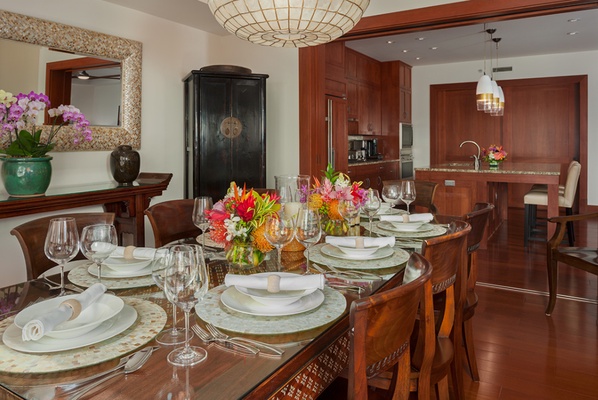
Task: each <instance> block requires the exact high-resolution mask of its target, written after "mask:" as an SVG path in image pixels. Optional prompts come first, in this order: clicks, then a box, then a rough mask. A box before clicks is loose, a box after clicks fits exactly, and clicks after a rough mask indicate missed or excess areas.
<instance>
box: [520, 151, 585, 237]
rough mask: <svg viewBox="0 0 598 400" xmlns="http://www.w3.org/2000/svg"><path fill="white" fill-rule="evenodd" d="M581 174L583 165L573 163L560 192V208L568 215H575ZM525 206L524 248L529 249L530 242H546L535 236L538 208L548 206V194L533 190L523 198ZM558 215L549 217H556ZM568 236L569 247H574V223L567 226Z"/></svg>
mask: <svg viewBox="0 0 598 400" xmlns="http://www.w3.org/2000/svg"><path fill="white" fill-rule="evenodd" d="M580 173H581V164H580V163H579V162H577V161H572V162H571V164H570V165H569V170H568V172H567V180H566V182H565V188H564V190H563V191H561V190H559V207H563V208H565V213H566V214H567V215H571V214H573V203H574V202H575V193H576V192H577V184H578V182H579V175H580ZM523 203H524V206H525V212H524V233H523V240H524V246H525V247H527V245H528V243H529V241H530V240H544V239H539V238H537V237H534V236H533V233H534V232H535V231H537V230H536V225H537V221H536V219H537V218H536V216H537V215H536V214H537V206H546V205H548V192H547V191H546V190H543V189H542V188H536V189H533V188H532V189H531V190H530V191H529V192H527V193H526V195H525V196H524V197H523ZM555 216H556V215H549V216H548V217H555ZM567 236H568V238H569V245H570V246H573V243H574V241H575V232H574V231H573V222H569V223H568V224H567Z"/></svg>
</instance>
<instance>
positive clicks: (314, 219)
mask: <svg viewBox="0 0 598 400" xmlns="http://www.w3.org/2000/svg"><path fill="white" fill-rule="evenodd" d="M321 237H322V227H321V226H320V214H319V213H318V211H317V210H312V209H310V208H308V207H306V206H304V207H301V209H300V210H299V213H298V214H297V228H296V230H295V238H296V239H297V240H298V241H299V243H301V244H302V245H304V246H305V248H306V249H307V265H306V269H307V272H309V249H310V248H311V246H313V245H314V244H316V243H318V242H319V241H320V238H321Z"/></svg>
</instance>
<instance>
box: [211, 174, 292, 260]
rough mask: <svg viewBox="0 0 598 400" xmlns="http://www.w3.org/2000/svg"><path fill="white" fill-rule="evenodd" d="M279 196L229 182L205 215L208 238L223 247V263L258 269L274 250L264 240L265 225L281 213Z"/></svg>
mask: <svg viewBox="0 0 598 400" xmlns="http://www.w3.org/2000/svg"><path fill="white" fill-rule="evenodd" d="M278 200H279V199H278V196H276V195H275V194H269V193H264V194H261V195H260V194H259V193H257V192H256V191H255V190H253V189H249V190H247V189H246V188H245V187H243V189H241V188H239V187H238V186H237V184H236V183H235V182H231V184H230V186H229V188H228V190H227V193H226V195H225V196H224V198H223V199H222V200H220V201H218V202H217V203H216V204H214V206H213V207H212V210H210V211H208V212H207V216H208V219H209V221H210V237H211V239H212V240H214V241H215V242H217V243H221V244H223V245H224V246H225V253H226V259H227V260H229V261H230V262H232V263H234V264H240V265H248V264H249V265H252V266H254V265H258V264H259V263H260V262H262V260H263V259H264V254H265V253H267V252H269V251H270V250H272V249H273V248H274V247H273V246H272V245H271V244H270V243H269V242H268V241H267V240H266V238H265V237H264V222H265V220H266V217H267V216H268V215H270V214H273V213H276V212H278V211H279V210H280V203H279V202H278Z"/></svg>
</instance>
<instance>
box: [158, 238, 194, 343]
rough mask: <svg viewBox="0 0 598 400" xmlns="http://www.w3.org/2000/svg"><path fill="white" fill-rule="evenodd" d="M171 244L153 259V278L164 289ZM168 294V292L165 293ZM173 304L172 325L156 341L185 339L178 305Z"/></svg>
mask: <svg viewBox="0 0 598 400" xmlns="http://www.w3.org/2000/svg"><path fill="white" fill-rule="evenodd" d="M170 247H171V246H163V247H160V248H159V249H157V250H156V253H155V254H154V259H153V261H152V279H153V280H154V282H156V285H157V286H158V287H159V288H160V289H162V291H164V278H165V276H166V271H167V269H168V268H169V267H170V260H171V259H170V258H169V254H168V249H169V248H170ZM164 295H166V294H164ZM170 303H171V305H172V327H171V328H168V329H164V330H163V331H162V332H160V333H159V334H158V336H156V342H158V343H160V344H163V345H166V346H169V345H175V344H181V343H183V342H184V341H185V329H184V328H177V326H176V323H177V312H176V311H177V308H176V305H175V304H174V303H172V302H170ZM190 333H191V332H190ZM191 334H193V333H191Z"/></svg>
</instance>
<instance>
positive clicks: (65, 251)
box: [44, 217, 79, 296]
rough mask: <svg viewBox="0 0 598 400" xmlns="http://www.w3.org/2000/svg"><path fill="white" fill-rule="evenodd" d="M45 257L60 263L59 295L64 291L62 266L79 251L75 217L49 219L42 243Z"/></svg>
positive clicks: (56, 287) (57, 287)
mask: <svg viewBox="0 0 598 400" xmlns="http://www.w3.org/2000/svg"><path fill="white" fill-rule="evenodd" d="M44 252H45V254H46V257H48V258H49V259H50V260H51V261H54V262H55V263H56V264H58V265H60V286H55V287H50V289H51V290H53V289H60V296H63V295H64V294H65V293H66V290H65V284H64V266H65V264H66V263H68V262H69V261H71V260H72V259H73V258H75V256H76V255H77V253H78V252H79V231H77V222H76V220H75V218H72V217H67V218H54V219H51V220H50V224H49V226H48V233H47V234H46V241H45V243H44Z"/></svg>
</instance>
